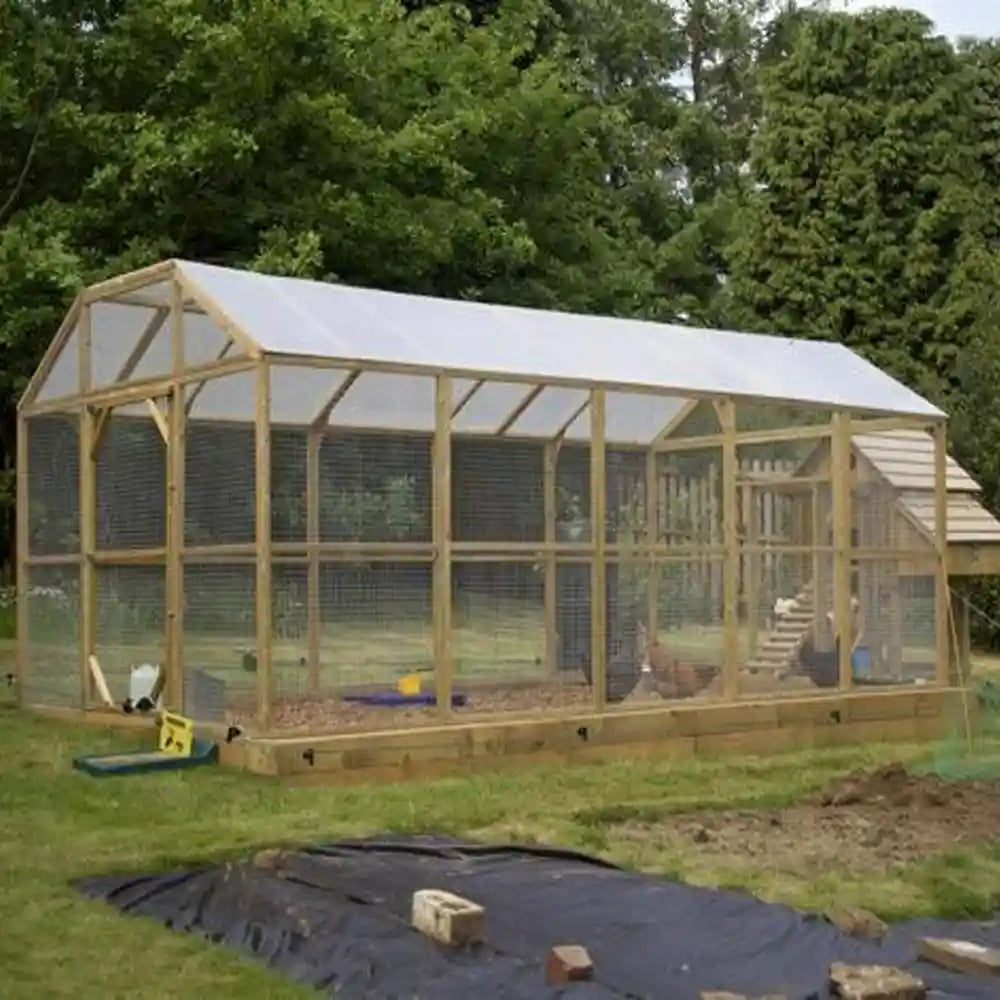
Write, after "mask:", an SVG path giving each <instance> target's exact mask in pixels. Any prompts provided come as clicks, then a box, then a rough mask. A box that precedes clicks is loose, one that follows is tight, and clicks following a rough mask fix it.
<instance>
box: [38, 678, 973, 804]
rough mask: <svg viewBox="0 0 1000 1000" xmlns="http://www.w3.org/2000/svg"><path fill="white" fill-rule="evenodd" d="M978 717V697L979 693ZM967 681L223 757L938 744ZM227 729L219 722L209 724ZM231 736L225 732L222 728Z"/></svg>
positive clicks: (444, 757) (329, 780)
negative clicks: (946, 685) (960, 684)
mask: <svg viewBox="0 0 1000 1000" xmlns="http://www.w3.org/2000/svg"><path fill="white" fill-rule="evenodd" d="M969 700H970V711H971V713H972V718H971V722H972V725H973V727H975V724H976V712H975V699H974V698H971V697H970V699H969ZM961 701H962V692H961V690H960V689H958V688H930V687H907V688H894V689H890V690H879V691H851V692H843V693H842V692H831V693H826V694H810V695H808V696H803V697H794V698H793V697H782V698H771V699H758V700H746V701H741V702H726V703H704V702H703V703H700V704H691V705H685V704H683V703H675V704H673V705H663V706H655V707H650V708H638V707H632V708H627V709H626V708H621V709H617V710H609V711H607V712H605V713H604V714H597V713H593V712H587V713H575V714H562V715H559V716H550V717H544V718H531V719H526V718H524V717H521V718H510V717H503V716H497V717H495V718H492V719H485V720H482V719H481V720H477V721H475V722H461V723H460V722H454V723H450V724H444V725H438V726H427V727H421V728H417V727H414V728H412V729H396V730H385V731H381V732H366V733H350V734H343V735H327V736H324V735H311V736H254V735H253V734H247V735H244V736H241V737H239V738H238V739H236V740H234V741H233V742H231V743H227V742H225V740H224V739H221V740H220V743H219V763H220V764H221V765H222V766H223V767H227V766H228V767H231V768H235V769H238V770H242V771H248V772H250V773H253V774H257V775H262V776H270V777H275V778H280V779H282V780H284V781H287V782H289V783H294V784H303V783H305V784H331V785H334V784H336V785H347V784H364V783H375V782H386V781H405V780H413V779H422V778H432V777H443V776H447V775H453V774H467V773H469V772H470V771H483V770H496V769H500V768H506V767H509V766H511V765H521V764H538V763H571V762H584V761H594V760H606V759H611V758H649V757H657V758H692V757H695V756H698V757H713V756H719V755H725V754H744V755H754V756H765V755H768V754H774V753H782V752H789V751H794V750H804V749H810V748H819V747H829V746H846V745H851V744H858V743H868V742H882V743H892V742H898V743H909V742H914V743H916V742H922V741H926V740H935V739H940V738H942V737H944V736H945V735H946V734H947V733H948V732H950V731H951V730H952V729H953V727H954V726H955V724H956V721H957V720H959V719H960V718H961V716H962V704H961ZM33 710H34V711H35V712H37V713H38V714H39V715H42V716H46V717H49V718H56V719H61V720H64V721H71V722H81V721H82V722H85V723H88V724H96V725H102V726H108V727H118V726H120V727H123V728H129V729H132V728H140V727H150V728H151V727H152V721H151V719H149V718H142V717H137V716H134V715H125V714H123V713H112V712H104V711H89V712H80V711H78V710H72V709H53V708H44V707H37V708H34V709H33ZM206 728H215V727H206ZM218 735H219V736H224V733H222V732H220V733H219V734H218Z"/></svg>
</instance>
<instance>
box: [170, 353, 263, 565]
mask: <svg viewBox="0 0 1000 1000" xmlns="http://www.w3.org/2000/svg"><path fill="white" fill-rule="evenodd" d="M185 408H186V409H187V411H188V414H187V423H186V428H185V442H184V543H185V545H186V546H194V547H203V546H211V545H239V544H241V543H242V544H246V543H250V542H253V540H254V537H255V498H256V488H255V487H256V484H255V470H256V457H255V456H256V451H255V449H256V444H255V433H254V424H253V415H254V373H253V372H240V373H238V374H235V375H226V376H223V377H221V378H215V379H209V380H207V381H205V382H200V383H197V384H195V385H192V386H189V387H188V388H187V390H186V391H185Z"/></svg>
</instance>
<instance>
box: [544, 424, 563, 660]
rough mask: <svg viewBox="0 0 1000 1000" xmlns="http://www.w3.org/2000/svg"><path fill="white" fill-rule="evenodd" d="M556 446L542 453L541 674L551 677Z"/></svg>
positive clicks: (554, 650)
mask: <svg viewBox="0 0 1000 1000" xmlns="http://www.w3.org/2000/svg"><path fill="white" fill-rule="evenodd" d="M558 460H559V442H558V441H546V442H545V446H544V448H543V450H542V496H543V507H544V511H543V517H544V520H545V527H544V538H545V557H544V568H543V573H544V577H543V587H544V595H545V596H544V601H545V671H546V673H548V674H554V673H555V672H556V671H557V670H558V667H559V656H558V652H559V651H558V644H559V638H558V630H557V628H556V575H557V565H556V553H555V548H554V546H555V542H556V465H557V462H558Z"/></svg>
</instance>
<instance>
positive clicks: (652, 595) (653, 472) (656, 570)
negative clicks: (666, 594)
mask: <svg viewBox="0 0 1000 1000" xmlns="http://www.w3.org/2000/svg"><path fill="white" fill-rule="evenodd" d="M657 468H658V462H657V456H656V451H655V450H654V449H653V448H650V449H649V451H647V452H646V545H648V546H649V562H648V566H647V570H646V572H647V574H648V575H647V577H646V635H647V637H648V639H649V641H650V642H655V641H656V635H657V632H658V630H659V627H660V621H659V619H660V566H659V563H658V562H657V561H656V549H655V546H656V544H657V542H658V541H659V539H660V482H659V476H658V475H657Z"/></svg>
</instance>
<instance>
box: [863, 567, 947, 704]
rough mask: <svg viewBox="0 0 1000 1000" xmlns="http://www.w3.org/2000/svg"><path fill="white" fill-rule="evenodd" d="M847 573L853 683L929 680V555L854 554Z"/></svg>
mask: <svg viewBox="0 0 1000 1000" xmlns="http://www.w3.org/2000/svg"><path fill="white" fill-rule="evenodd" d="M853 577H854V580H853V582H854V588H853V591H852V629H853V633H852V650H851V668H852V670H851V673H852V680H853V683H854V684H855V685H856V686H869V685H877V684H909V683H914V682H921V683H927V682H929V681H932V680H933V679H934V663H935V657H936V651H935V637H936V634H937V631H936V623H935V612H934V560H933V559H929V560H921V559H903V558H891V557H890V558H886V557H880V558H876V557H865V556H860V557H859V558H858V559H857V560H856V562H855V566H854V572H853ZM944 627H946V628H947V627H948V626H947V624H945V626H944Z"/></svg>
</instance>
